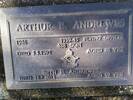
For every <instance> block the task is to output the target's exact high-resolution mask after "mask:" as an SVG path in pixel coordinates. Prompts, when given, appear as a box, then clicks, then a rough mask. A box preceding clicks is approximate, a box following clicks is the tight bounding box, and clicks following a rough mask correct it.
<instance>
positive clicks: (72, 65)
mask: <svg viewBox="0 0 133 100" xmlns="http://www.w3.org/2000/svg"><path fill="white" fill-rule="evenodd" d="M109 6H111V7H112V9H110V8H109ZM95 7H97V8H95ZM131 7H132V5H130V4H91V5H63V6H51V7H43V6H42V7H29V8H28V7H27V8H10V9H1V18H0V20H1V22H0V24H1V34H2V45H3V54H4V63H5V72H6V83H7V87H8V89H32V88H57V87H58V88H59V87H79V86H105V85H106V86H107V85H130V84H132V83H133V77H132V59H131V56H132V45H131V42H132V22H133V21H132V8H131Z"/></svg>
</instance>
